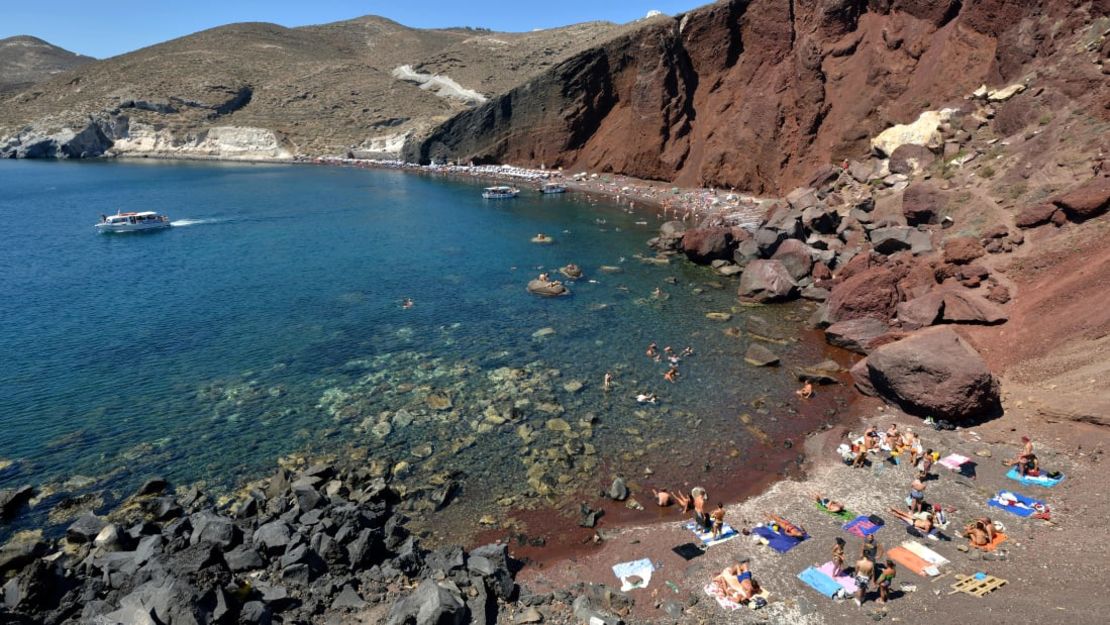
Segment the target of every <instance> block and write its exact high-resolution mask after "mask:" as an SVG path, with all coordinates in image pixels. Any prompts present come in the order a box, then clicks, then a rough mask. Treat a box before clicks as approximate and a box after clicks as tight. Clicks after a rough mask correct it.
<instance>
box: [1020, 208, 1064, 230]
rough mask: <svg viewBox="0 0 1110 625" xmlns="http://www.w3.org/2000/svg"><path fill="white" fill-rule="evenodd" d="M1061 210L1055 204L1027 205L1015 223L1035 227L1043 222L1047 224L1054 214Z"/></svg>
mask: <svg viewBox="0 0 1110 625" xmlns="http://www.w3.org/2000/svg"><path fill="white" fill-rule="evenodd" d="M1058 210H1060V209H1059V208H1056V205H1055V204H1034V205H1033V206H1027V207H1025V208H1024V209H1022V211H1021V212H1020V213H1018V216H1017V218H1016V219H1014V223H1015V224H1017V227H1018V228H1035V227H1036V226H1039V225H1041V224H1046V223H1048V222H1049V221H1050V220H1051V219H1052V215H1053V214H1054V213H1055V212H1056V211H1058Z"/></svg>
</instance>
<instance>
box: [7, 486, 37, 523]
mask: <svg viewBox="0 0 1110 625" xmlns="http://www.w3.org/2000/svg"><path fill="white" fill-rule="evenodd" d="M34 494H35V489H34V488H32V487H30V486H20V487H19V488H5V489H3V490H0V518H5V519H6V518H11V517H13V516H15V513H16V511H17V510H19V508H20V507H21V506H22V505H23V504H25V503H27V501H28V500H30V499H31V497H32V496H34Z"/></svg>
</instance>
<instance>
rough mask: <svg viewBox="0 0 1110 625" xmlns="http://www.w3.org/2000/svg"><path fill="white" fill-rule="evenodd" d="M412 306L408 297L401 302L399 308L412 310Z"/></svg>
mask: <svg viewBox="0 0 1110 625" xmlns="http://www.w3.org/2000/svg"><path fill="white" fill-rule="evenodd" d="M414 305H415V304H413V301H412V298H409V297H406V298H405V299H404V300H402V301H401V308H404V309H406V310H407V309H409V308H412V307H413V306H414Z"/></svg>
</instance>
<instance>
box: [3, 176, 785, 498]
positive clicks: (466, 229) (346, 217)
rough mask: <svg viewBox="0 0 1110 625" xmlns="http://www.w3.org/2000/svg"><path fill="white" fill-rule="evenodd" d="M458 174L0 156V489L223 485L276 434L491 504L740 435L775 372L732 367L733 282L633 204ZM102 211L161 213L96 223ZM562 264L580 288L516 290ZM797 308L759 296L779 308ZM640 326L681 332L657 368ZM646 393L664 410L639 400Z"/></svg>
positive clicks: (249, 473) (748, 444) (702, 453)
mask: <svg viewBox="0 0 1110 625" xmlns="http://www.w3.org/2000/svg"><path fill="white" fill-rule="evenodd" d="M479 189H480V185H479V184H478V183H470V182H467V181H447V180H440V179H431V178H424V177H420V176H413V175H406V174H402V173H398V172H390V171H363V170H356V169H337V168H318V167H288V166H271V165H231V164H187V163H161V162H156V163H144V162H140V163H64V162H63V163H45V162H0V218H2V219H3V221H4V222H5V223H6V224H9V227H6V228H3V229H0V263H2V267H3V271H2V272H0V322H2V328H3V329H2V331H0V354H2V360H0V389H3V391H2V392H0V467H3V466H4V464H6V462H5V461H10V462H11V465H10V466H8V467H6V468H0V487H6V486H11V485H14V484H16V483H23V482H31V483H36V484H50V485H51V487H50V490H54V491H57V493H58V497H61V496H62V495H65V494H67V493H72V492H76V491H77V490H80V489H78V488H74V486H73V485H72V483H71V484H70V485H64V484H63V483H64V482H65V481H66V480H67V479H68V478H70V477H72V476H73V475H83V476H88V477H90V478H93V479H94V480H96V483H95V484H94V485H93V486H92V487H91V488H97V489H102V488H107V489H111V490H114V492H116V493H117V494H119V493H126V492H127V490H128V489H130V488H132V487H134V485H135V484H137V483H138V482H139V481H141V480H142V479H143V478H144V477H147V476H149V475H151V474H152V473H159V474H161V475H165V476H167V477H169V478H170V479H171V480H172V481H175V482H177V483H189V482H194V481H198V480H203V481H205V482H207V483H208V484H209V485H214V486H224V487H227V486H233V485H235V484H236V483H239V482H241V481H242V480H244V479H248V478H255V477H258V476H260V475H262V474H263V472H267V471H269V470H270V469H271V468H272V467H273V464H274V460H275V458H277V457H279V456H281V455H283V454H288V453H291V452H297V451H303V450H310V451H327V450H331V449H341V448H345V447H347V446H356V447H360V448H364V449H366V450H367V451H368V453H369V455H370V457H372V458H379V459H382V460H383V461H384V464H386V465H394V464H396V463H397V462H401V461H404V462H405V463H406V464H408V465H409V467H410V468H409V469H407V471H408V472H410V473H411V475H413V476H414V480H415V479H417V478H419V479H426V478H427V476H439V477H443V476H444V475H449V476H450V477H452V478H453V479H456V480H459V481H460V483H461V484H462V485H463V490H464V492H466V493H467V494H470V495H473V496H475V497H477V498H478V499H481V498H483V497H484V498H486V499H489V498H494V497H504V496H514V495H516V496H519V495H520V493H521V492H523V491H533V494H534V492H535V490H536V487H537V484H540V483H541V482H542V485H541V486H540V487H539V489H540V490H541V491H544V492H546V490H547V488H548V487H550V489H551V493H552V494H554V493H556V492H562V491H565V490H567V489H569V488H571V486H572V485H573V484H578V485H581V480H582V479H584V478H586V477H587V476H590V475H593V476H595V477H597V476H598V475H599V471H600V470H601V469H603V468H604V469H605V470H606V471H608V470H610V469H614V470H627V471H631V472H636V471H639V470H641V468H642V466H644V465H645V464H646V463H647V462H649V461H653V463H654V462H658V463H661V464H666V463H671V464H674V465H676V466H695V465H697V466H700V464H701V462H703V461H704V460H705V458H706V457H709V456H713V457H714V458H718V457H719V458H722V459H726V458H729V457H730V456H729V455H730V454H732V456H731V457H732V458H740V459H743V458H746V457H748V456H749V454H753V453H757V452H754V451H753V450H754V449H755V448H756V447H758V445H759V441H758V440H756V439H755V438H753V436H752V432H751V431H750V430H749V429H748V428H745V427H744V426H743V425H742V424H741V423H740V422H739V421H738V419H737V414H738V413H739V412H743V411H751V408H750V407H748V405H749V404H750V402H751V401H752V400H753V399H755V398H757V397H760V396H770V397H782V396H783V395H788V394H789V392H788V391H789V388H790V387H791V386H792V381H791V380H789V379H788V376H787V375H786V374H785V373H783V372H780V371H776V370H755V369H753V368H750V367H747V366H746V365H744V364H743V360H742V355H743V351H744V349H745V347H746V346H747V340H748V339H747V337H746V336H745V337H743V338H741V339H736V338H730V337H726V336H725V335H724V334H723V333H722V329H723V328H724V327H726V325H734V326H735V325H740V326H742V325H743V324H742V322H741V317H740V316H738V317H737V318H736V319H734V320H733V321H732V322H731V323H730V324H722V323H719V322H712V321H707V320H706V319H705V313H706V312H709V311H729V310H733V311H734V312H738V313H739V314H740V315H741V316H742V315H743V314H746V311H745V310H744V309H738V308H736V300H735V283H734V282H728V283H724V286H725V288H721V289H715V288H706V287H705V286H704V285H705V283H706V282H713V281H718V280H723V279H719V278H716V277H714V276H713V275H712V274H711V273H710V272H709V271H708V270H707V269H704V268H698V267H693V266H690V265H689V264H686V263H679V262H674V263H672V264H670V265H668V266H655V265H650V264H645V263H642V262H640V261H638V260H637V259H636V258H634V255H635V254H639V253H646V252H647V249H646V248H645V246H644V245H643V243H644V241H645V240H646V239H647V238H649V237H650V236H652V233H653V232H655V230H656V229H657V226H658V221H657V219H656V218H655V216H654V215H643V214H630V213H628V212H626V211H625V210H623V209H620V208H618V207H616V206H613V205H605V204H597V203H595V202H591V201H588V200H586V199H585V198H582V197H575V196H574V195H568V196H565V197H558V196H555V197H552V196H540V195H538V194H532V193H528V192H526V193H524V194H522V195H521V197H520V198H518V199H516V200H512V201H501V202H496V201H485V200H482V199H481V198H480V197H479V195H478V192H479ZM116 209H124V210H147V209H152V210H158V211H160V212H165V213H167V214H169V216H170V218H171V220H173V222H174V224H175V226H176V227H174V228H172V229H169V230H165V231H159V232H153V233H138V234H124V235H118V234H117V235H100V234H97V233H95V232H94V229H93V227H92V226H93V223H95V222H96V220H97V218H98V215H99V214H100V213H113V212H115V211H116ZM599 220H602V221H604V222H605V223H599ZM643 220H647V221H648V224H647V225H639V224H637V223H636V222H637V221H643ZM537 232H545V233H548V234H550V235H552V236H554V237H555V239H556V243H555V244H554V245H550V246H541V245H536V244H533V243H531V242H530V241H529V239H530V238H531V237H532V236H533V235H535V234H536V233H537ZM568 262H574V263H577V264H579V265H580V266H581V267H582V268H583V269H584V271H585V274H586V276H585V278H586V279H587V280H588V279H594V280H596V281H597V283H596V284H591V283H589V282H587V281H586V280H579V281H578V282H576V283H572V284H571V289H572V291H573V296H572V297H569V298H560V299H555V300H551V299H543V298H539V297H536V296H533V295H530V294H528V293H527V292H525V290H524V285H525V284H526V283H527V281H528V279H530V278H531V277H533V276H535V275H536V273H538V271H539V269H540V268H541V267H542V268H544V269H547V270H551V271H554V270H555V269H556V268H557V267H559V266H561V265H564V264H566V263H568ZM602 265H613V266H620V267H621V268H622V269H623V272H622V273H619V274H606V273H602V272H601V271H599V269H598V268H599V267H600V266H602ZM668 277H671V278H673V279H675V281H676V284H670V283H667V282H664V279H665V278H668ZM656 287H661V288H662V289H663V290H664V291H665V292H666V294H667V295H668V299H665V300H658V299H654V298H652V297H651V291H652V289H654V288H656ZM698 291H702V292H700V293H699V292H698ZM405 297H411V298H412V299H414V300H415V302H416V305H415V307H414V308H412V309H410V310H404V309H402V307H401V306H400V302H401V300H402V299H403V298H405ZM792 311H793V309H792V308H790V307H779V308H773V309H771V308H769V309H763V310H761V311H760V312H759V314H761V315H764V316H766V317H768V318H769V319H771V320H772V322H773V323H777V324H783V325H785V326H786V327H790V328H793V327H794V325H793V324H789V323H786V322H784V321H782V317H783V315H791V314H793V313H792ZM545 327H550V328H553V329H554V330H555V334H554V335H552V336H548V337H546V338H536V337H534V336H533V333H534V332H536V331H537V330H539V329H541V328H545ZM652 340H654V341H657V342H658V343H659V346H660V348H662V347H663V346H664V345H668V344H669V345H673V346H674V347H675V348H676V349H681V348H682V347H684V346H686V345H690V346H692V347H693V348H694V349H695V351H696V356H694V357H692V358H688V359H686V360H684V361H683V362H682V363H681V366H680V367H681V371H682V376H683V377H682V380H681V382H680V383H679V384H676V385H669V384H666V383H665V382H664V381H663V380H662V373H663V371H664V370H665V368H666V367H665V366H664V365H662V364H658V363H654V362H651V361H650V360H649V359H647V358H646V357H644V349H645V347H646V345H647V343H649V342H650V341H652ZM776 349H778V350H779V352H780V353H783V354H785V355H787V356H790V355H791V354H792V353H794V352H797V353H798V354H799V358H800V357H801V350H802V348H801V347H799V346H796V345H795V346H783V347H777V348H776ZM787 360H789V358H787ZM795 364H797V363H795ZM607 370H608V371H613V372H614V373H615V375H616V378H617V383H618V386H617V388H616V389H615V390H614V391H613V392H611V393H605V392H603V391H602V389H601V379H602V375H603V373H604V372H605V371H607ZM572 381H580V382H582V383H584V387H583V388H582V389H581V390H577V391H575V390H570V389H573V385H572V386H571V387H570V388H569V389H568V387H566V385H567V384H568V383H570V382H572ZM640 391H654V392H656V393H658V394H659V396H660V398H661V399H662V403H661V404H660V405H659V406H654V407H650V406H645V405H641V404H637V403H636V402H635V401H634V400H633V399H631V397H632V396H633V395H634V394H635V393H636V392H640ZM444 399H446V400H447V401H446V402H444ZM491 411H492V412H491ZM586 415H591V416H590V417H586ZM554 418H560V419H563V420H565V421H566V422H567V423H568V425H569V426H570V431H569V432H564V431H563V430H562V429H561V424H549V423H548V421H550V420H551V419H554ZM502 419H503V420H505V421H506V422H501V421H500V420H502ZM583 419H584V420H583ZM757 419H758V417H757ZM591 421H592V423H591ZM522 426H525V428H526V430H530V431H531V434H530V435H529V434H528V432H525V433H524V434H522V433H521V427H522ZM763 427H764V428H765V429H771V430H774V429H776V428H778V429H779V430H782V429H784V428H783V427H778V426H776V425H774V424H773V423H768V424H764V426H763ZM784 427H785V426H784ZM795 427H796V426H795ZM787 429H788V428H787ZM692 432H698V434H697V437H698V441H697V442H696V444H690V441H689V439H690V437H691V433H692ZM676 441H685V443H680V444H677V445H676V444H675V442H676ZM591 448H592V449H591ZM414 452H415V453H414ZM591 452H592V453H591ZM722 462H725V461H724V460H722ZM537 464H540V465H542V466H541V468H539V469H537V468H536V465H537ZM541 469H542V470H541ZM607 474H608V473H606V475H607ZM529 478H533V480H532V482H531V483H530V484H531V485H530V486H529V481H528V480H529Z"/></svg>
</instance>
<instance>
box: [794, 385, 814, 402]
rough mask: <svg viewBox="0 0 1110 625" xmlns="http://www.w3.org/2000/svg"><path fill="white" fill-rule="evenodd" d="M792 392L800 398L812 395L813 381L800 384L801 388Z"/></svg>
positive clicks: (807, 397)
mask: <svg viewBox="0 0 1110 625" xmlns="http://www.w3.org/2000/svg"><path fill="white" fill-rule="evenodd" d="M794 394H795V395H797V396H798V397H801V398H802V399H809V398H810V397H813V382H809V381H806V383H805V384H803V385H802V388H800V389H798V390H796V391H794Z"/></svg>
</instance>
